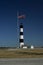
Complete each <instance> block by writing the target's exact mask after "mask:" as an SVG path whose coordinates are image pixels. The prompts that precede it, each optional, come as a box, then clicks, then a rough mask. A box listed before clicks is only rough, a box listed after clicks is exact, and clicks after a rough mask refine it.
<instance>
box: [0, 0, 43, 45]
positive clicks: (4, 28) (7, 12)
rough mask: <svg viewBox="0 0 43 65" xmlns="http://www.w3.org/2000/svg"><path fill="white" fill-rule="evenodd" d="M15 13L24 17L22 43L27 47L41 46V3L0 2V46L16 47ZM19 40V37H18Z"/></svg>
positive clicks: (11, 0) (3, 0)
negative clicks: (19, 13)
mask: <svg viewBox="0 0 43 65" xmlns="http://www.w3.org/2000/svg"><path fill="white" fill-rule="evenodd" d="M17 11H18V12H22V13H24V14H25V15H26V18H25V19H23V20H22V21H21V20H19V22H23V26H24V42H25V44H28V45H31V44H32V45H34V46H43V1H41V0H40V1H39V0H36V1H35V0H0V46H16V45H19V43H18V42H17V35H18V33H17ZM18 38H19V37H18Z"/></svg>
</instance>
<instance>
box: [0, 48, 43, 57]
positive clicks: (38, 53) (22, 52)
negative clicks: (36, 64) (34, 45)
mask: <svg viewBox="0 0 43 65" xmlns="http://www.w3.org/2000/svg"><path fill="white" fill-rule="evenodd" d="M0 58H43V49H33V50H32V49H14V50H11V49H0Z"/></svg>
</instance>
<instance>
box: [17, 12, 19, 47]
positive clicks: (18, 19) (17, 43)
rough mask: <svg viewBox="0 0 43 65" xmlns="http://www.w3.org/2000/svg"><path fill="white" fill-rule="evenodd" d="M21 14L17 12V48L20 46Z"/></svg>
mask: <svg viewBox="0 0 43 65" xmlns="http://www.w3.org/2000/svg"><path fill="white" fill-rule="evenodd" d="M18 16H19V12H18V11H17V47H18V45H19V18H18Z"/></svg>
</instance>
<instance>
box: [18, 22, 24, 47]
mask: <svg viewBox="0 0 43 65" xmlns="http://www.w3.org/2000/svg"><path fill="white" fill-rule="evenodd" d="M19 43H20V48H23V46H24V35H23V24H22V23H21V24H20V39H19Z"/></svg>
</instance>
